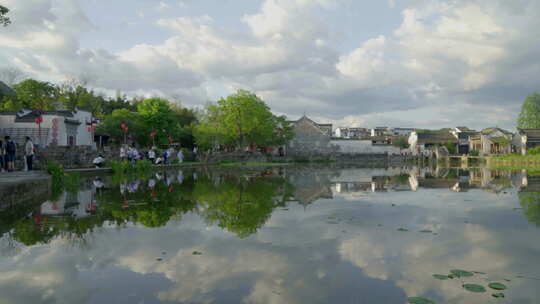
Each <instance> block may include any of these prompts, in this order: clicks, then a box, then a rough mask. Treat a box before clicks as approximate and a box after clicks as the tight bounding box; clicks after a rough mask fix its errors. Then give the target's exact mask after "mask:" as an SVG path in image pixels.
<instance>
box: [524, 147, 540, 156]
mask: <svg viewBox="0 0 540 304" xmlns="http://www.w3.org/2000/svg"><path fill="white" fill-rule="evenodd" d="M527 153H528V154H529V155H539V154H540V147H535V148H532V149H529V150H527Z"/></svg>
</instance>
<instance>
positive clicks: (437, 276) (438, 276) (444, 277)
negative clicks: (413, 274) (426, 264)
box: [433, 274, 448, 280]
mask: <svg viewBox="0 0 540 304" xmlns="http://www.w3.org/2000/svg"><path fill="white" fill-rule="evenodd" d="M433 277H434V278H435V279H438V280H448V276H447V275H443V274H434V275H433Z"/></svg>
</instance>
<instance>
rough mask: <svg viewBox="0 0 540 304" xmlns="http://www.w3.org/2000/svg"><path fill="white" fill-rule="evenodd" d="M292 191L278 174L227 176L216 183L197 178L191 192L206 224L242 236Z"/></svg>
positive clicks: (251, 232)
mask: <svg viewBox="0 0 540 304" xmlns="http://www.w3.org/2000/svg"><path fill="white" fill-rule="evenodd" d="M292 191H293V189H292V185H290V184H288V183H287V182H286V181H285V180H284V179H282V178H262V177H255V178H251V179H249V180H246V179H244V178H238V179H236V178H228V179H226V180H225V181H224V182H222V183H220V184H215V183H214V182H212V180H211V179H201V180H199V181H198V182H197V184H196V185H195V189H194V191H193V196H194V199H196V200H197V202H199V204H200V205H202V206H204V208H203V210H204V211H203V213H202V214H201V216H202V217H203V218H204V219H205V221H206V222H207V223H208V224H217V225H218V226H219V227H221V228H224V229H227V230H228V231H230V232H233V233H235V234H236V235H238V236H239V237H241V238H245V237H248V236H249V235H251V234H253V233H255V232H256V231H257V230H258V229H259V228H260V227H262V225H264V223H266V221H267V220H268V219H269V217H270V215H271V213H272V211H273V210H274V208H276V207H277V206H282V205H284V204H285V201H286V199H287V198H288V197H290V196H291V194H292Z"/></svg>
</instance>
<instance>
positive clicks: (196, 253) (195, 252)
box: [193, 251, 202, 255]
mask: <svg viewBox="0 0 540 304" xmlns="http://www.w3.org/2000/svg"><path fill="white" fill-rule="evenodd" d="M193 255H202V252H200V251H193Z"/></svg>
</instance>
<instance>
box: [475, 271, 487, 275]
mask: <svg viewBox="0 0 540 304" xmlns="http://www.w3.org/2000/svg"><path fill="white" fill-rule="evenodd" d="M473 272H474V273H476V274H486V273H485V272H481V271H473Z"/></svg>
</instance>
